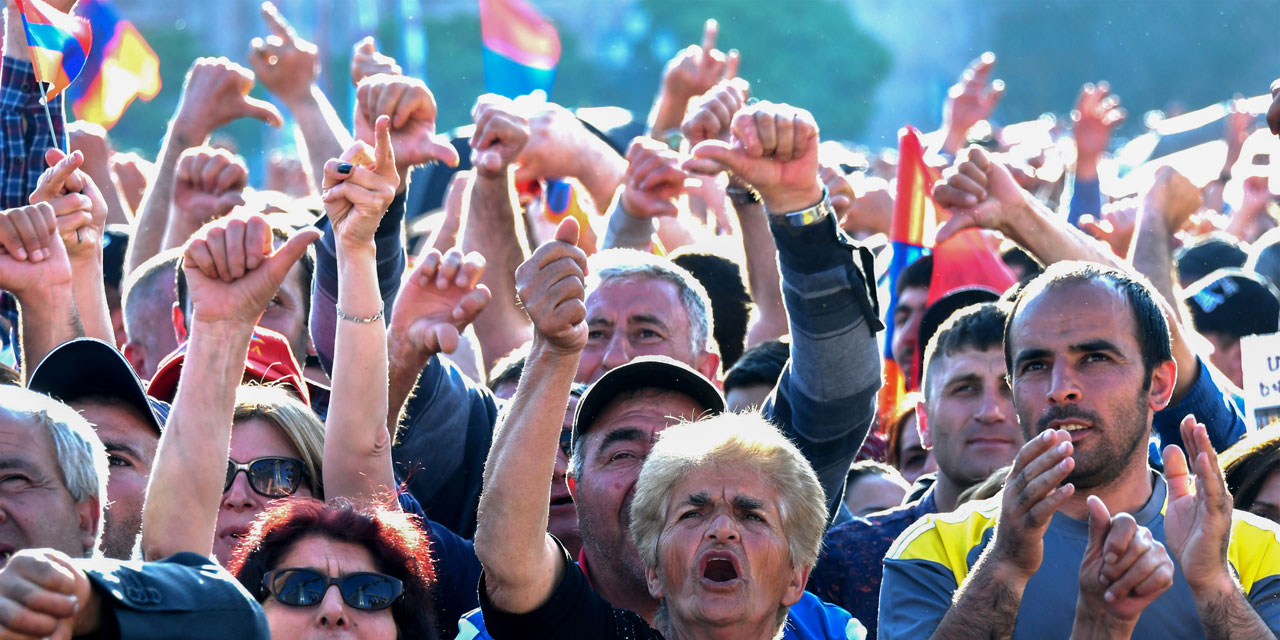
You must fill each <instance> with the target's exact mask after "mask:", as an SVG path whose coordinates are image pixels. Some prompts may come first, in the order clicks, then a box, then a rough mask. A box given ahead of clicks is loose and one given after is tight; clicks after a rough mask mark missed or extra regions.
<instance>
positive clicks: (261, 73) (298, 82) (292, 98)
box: [249, 2, 352, 189]
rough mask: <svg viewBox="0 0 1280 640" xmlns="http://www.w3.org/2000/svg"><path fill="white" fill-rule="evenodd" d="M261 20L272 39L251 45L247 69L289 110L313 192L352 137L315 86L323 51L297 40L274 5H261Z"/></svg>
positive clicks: (259, 40) (303, 40)
mask: <svg viewBox="0 0 1280 640" xmlns="http://www.w3.org/2000/svg"><path fill="white" fill-rule="evenodd" d="M262 19H263V21H265V22H266V23H267V27H268V28H269V29H270V30H271V35H270V36H267V37H266V38H265V39H263V38H254V39H253V40H252V41H250V43H249V66H250V67H252V68H253V72H254V73H255V74H257V77H258V81H259V82H261V83H262V86H263V87H264V88H265V89H266V90H267V91H270V92H271V93H272V94H274V95H275V96H276V97H277V98H279V99H280V101H281V102H283V103H284V105H285V108H286V109H288V110H289V115H290V116H292V118H293V121H294V123H296V124H297V126H298V128H297V130H296V131H295V135H297V136H298V137H299V138H300V140H299V145H298V146H299V147H300V148H304V149H306V151H307V163H306V166H307V168H308V169H309V171H308V172H307V173H308V177H310V178H311V181H312V185H313V187H312V188H313V189H314V188H316V187H320V186H321V183H322V181H323V179H324V165H325V162H327V161H328V160H330V159H331V158H336V157H338V156H339V155H341V154H342V151H343V150H344V149H346V148H348V147H350V146H351V142H352V138H351V134H350V133H348V132H347V128H346V127H345V126H343V124H342V118H340V117H338V112H337V111H335V110H334V108H333V104H331V103H330V102H329V98H328V96H326V95H325V94H324V92H323V91H321V90H320V86H319V85H318V84H316V81H317V79H318V78H319V77H320V52H319V49H317V48H316V46H315V45H314V44H312V43H310V42H308V41H307V40H305V39H303V38H302V37H301V36H299V35H298V33H297V32H296V31H294V30H293V27H292V26H290V25H289V22H288V21H287V20H285V18H284V16H283V15H281V14H280V11H279V10H278V9H276V6H275V5H274V4H272V3H270V2H263V3H262Z"/></svg>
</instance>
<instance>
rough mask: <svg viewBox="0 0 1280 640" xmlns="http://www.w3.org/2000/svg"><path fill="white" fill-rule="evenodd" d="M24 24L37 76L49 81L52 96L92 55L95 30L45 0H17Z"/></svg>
mask: <svg viewBox="0 0 1280 640" xmlns="http://www.w3.org/2000/svg"><path fill="white" fill-rule="evenodd" d="M18 10H19V11H20V12H21V13H22V27H23V30H25V31H26V34H27V47H28V48H29V49H30V50H31V64H32V66H33V67H34V68H35V73H36V80H38V81H40V82H43V83H46V84H48V85H49V88H48V90H47V91H46V92H45V95H44V97H45V100H46V101H47V100H52V99H53V98H54V97H55V96H57V95H58V94H59V93H62V91H63V90H64V89H66V88H67V87H68V86H70V85H71V81H72V80H75V79H76V76H77V75H80V70H81V69H83V68H84V63H85V60H86V59H87V58H88V57H89V49H90V48H91V47H90V45H91V44H93V34H92V33H91V32H90V30H89V24H88V23H87V22H85V21H84V20H83V19H81V18H78V17H75V16H70V15H67V14H65V13H62V12H61V11H58V10H56V9H54V8H53V7H50V6H49V5H47V4H45V3H44V2H43V1H42V0H18Z"/></svg>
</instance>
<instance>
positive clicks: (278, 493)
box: [222, 457, 307, 498]
mask: <svg viewBox="0 0 1280 640" xmlns="http://www.w3.org/2000/svg"><path fill="white" fill-rule="evenodd" d="M241 471H243V472H244V473H245V475H246V476H248V478H249V486H251V487H253V490H254V491H257V492H258V493H260V494H262V495H264V496H266V497H268V498H284V497H286V496H291V495H293V494H294V492H296V491H297V490H298V487H299V486H301V485H302V481H303V480H306V479H307V465H306V463H304V462H303V461H301V460H298V459H297V458H276V457H267V458H257V459H254V460H250V461H248V462H236V461H235V460H227V480H226V483H225V484H223V486H222V492H223V493H226V492H227V491H228V490H229V489H231V483H233V482H235V481H236V474H237V473H240V472H241Z"/></svg>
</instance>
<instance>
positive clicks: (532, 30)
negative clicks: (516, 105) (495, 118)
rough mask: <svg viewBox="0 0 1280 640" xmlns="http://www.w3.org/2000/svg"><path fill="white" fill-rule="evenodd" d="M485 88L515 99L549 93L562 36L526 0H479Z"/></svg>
mask: <svg viewBox="0 0 1280 640" xmlns="http://www.w3.org/2000/svg"><path fill="white" fill-rule="evenodd" d="M480 35H481V37H482V39H483V40H484V85H485V89H486V90H488V91H490V92H493V93H496V94H499V95H503V96H506V97H508V98H514V97H516V96H522V95H526V94H529V93H532V92H533V91H535V90H538V89H541V90H542V91H543V92H545V93H547V94H548V95H550V93H551V85H552V84H553V83H554V82H555V78H556V63H558V62H559V61H560V35H559V34H558V33H556V28H555V27H554V26H552V24H551V23H550V22H548V21H547V19H546V18H544V17H543V16H542V15H541V14H539V13H538V11H537V10H536V9H534V8H533V7H532V6H530V5H529V3H528V2H526V1H525V0H480Z"/></svg>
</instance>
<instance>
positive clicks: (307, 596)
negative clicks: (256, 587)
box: [262, 569, 404, 611]
mask: <svg viewBox="0 0 1280 640" xmlns="http://www.w3.org/2000/svg"><path fill="white" fill-rule="evenodd" d="M335 584H336V585H338V591H339V592H340V593H341V594H342V601H343V602H345V603H347V606H349V607H353V608H356V609H364V610H366V611H377V610H380V609H386V608H387V607H390V606H391V604H392V603H393V602H395V601H396V599H397V598H399V597H400V596H401V595H403V594H404V583H402V582H400V581H399V580H397V579H396V578H393V577H391V576H388V575H383V574H381V573H374V572H372V571H361V572H359V573H348V574H347V575H345V576H342V577H341V578H332V577H329V576H326V575H324V574H323V573H320V572H319V571H316V570H314V569H275V570H272V571H268V572H267V575H265V576H263V577H262V588H263V589H264V590H265V591H266V592H267V593H270V594H271V595H272V596H273V597H275V599H276V600H277V601H278V602H280V603H281V604H287V605H289V606H293V607H310V606H314V605H317V604H320V601H321V600H323V599H324V592H325V591H328V590H329V586H330V585H335Z"/></svg>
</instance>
